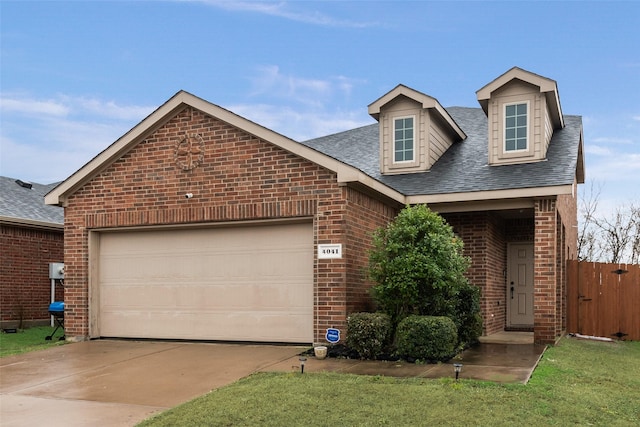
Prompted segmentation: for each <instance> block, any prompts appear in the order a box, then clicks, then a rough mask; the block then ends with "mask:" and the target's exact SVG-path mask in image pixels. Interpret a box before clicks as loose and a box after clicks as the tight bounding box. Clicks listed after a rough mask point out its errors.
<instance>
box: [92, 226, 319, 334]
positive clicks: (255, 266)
mask: <svg viewBox="0 0 640 427" xmlns="http://www.w3.org/2000/svg"><path fill="white" fill-rule="evenodd" d="M99 250H100V256H99V282H100V283H99V293H100V296H99V300H100V314H99V328H100V335H102V336H120V337H145V338H184V339H219V340H242V341H283V342H311V341H312V339H313V236H312V228H311V225H310V224H288V225H282V224H281V225H275V226H260V227H235V228H229V229H226V228H225V229H222V228H216V229H197V230H196V229H191V230H171V231H168V230H163V231H149V232H145V231H136V232H127V233H103V235H101V238H100V249H99Z"/></svg>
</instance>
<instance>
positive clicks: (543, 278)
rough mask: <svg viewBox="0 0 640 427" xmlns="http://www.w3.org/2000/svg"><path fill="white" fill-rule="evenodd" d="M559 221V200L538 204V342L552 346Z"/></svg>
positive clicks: (536, 289)
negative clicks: (557, 204)
mask: <svg viewBox="0 0 640 427" xmlns="http://www.w3.org/2000/svg"><path fill="white" fill-rule="evenodd" d="M556 236H557V221H556V200H555V199H540V200H536V201H535V246H534V268H533V271H534V280H535V295H534V302H533V306H534V307H533V312H534V340H535V342H536V343H538V344H552V343H555V341H556V338H557V322H559V319H558V313H557V310H556V304H557V298H558V294H557V285H558V284H557V258H556V257H557V245H556Z"/></svg>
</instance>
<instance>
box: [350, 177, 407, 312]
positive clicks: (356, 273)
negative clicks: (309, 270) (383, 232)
mask: <svg viewBox="0 0 640 427" xmlns="http://www.w3.org/2000/svg"><path fill="white" fill-rule="evenodd" d="M392 205H393V204H392ZM400 209H401V206H397V207H392V206H390V205H388V204H385V203H383V202H382V201H380V200H376V199H373V198H372V197H370V196H368V195H366V194H364V193H361V192H359V191H357V190H354V189H352V188H349V189H347V211H346V217H345V218H346V223H345V225H346V231H347V235H346V238H347V250H348V251H349V256H348V258H347V259H348V264H347V276H346V277H347V284H348V286H347V295H346V297H347V315H349V314H351V313H355V312H360V311H374V310H375V304H374V302H373V299H372V298H371V292H370V290H371V286H372V285H373V284H372V283H371V282H370V281H369V280H368V278H367V267H368V265H369V250H370V249H371V247H372V236H373V232H374V231H375V230H376V229H377V228H379V227H384V226H386V225H387V224H388V223H389V222H391V221H392V220H393V219H394V218H395V217H396V216H397V215H398V213H399V210H400Z"/></svg>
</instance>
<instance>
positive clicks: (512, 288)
mask: <svg viewBox="0 0 640 427" xmlns="http://www.w3.org/2000/svg"><path fill="white" fill-rule="evenodd" d="M513 289H514V288H513V282H511V299H513Z"/></svg>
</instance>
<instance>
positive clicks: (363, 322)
mask: <svg viewBox="0 0 640 427" xmlns="http://www.w3.org/2000/svg"><path fill="white" fill-rule="evenodd" d="M390 337H391V319H390V318H389V316H387V315H386V314H384V313H353V314H352V315H351V316H349V318H348V319H347V346H348V347H349V348H351V349H353V350H355V351H357V352H358V354H359V355H360V357H361V358H363V359H375V357H376V356H377V355H378V354H380V353H381V352H382V350H383V349H384V348H385V347H386V346H387V344H388V343H389V340H390Z"/></svg>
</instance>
